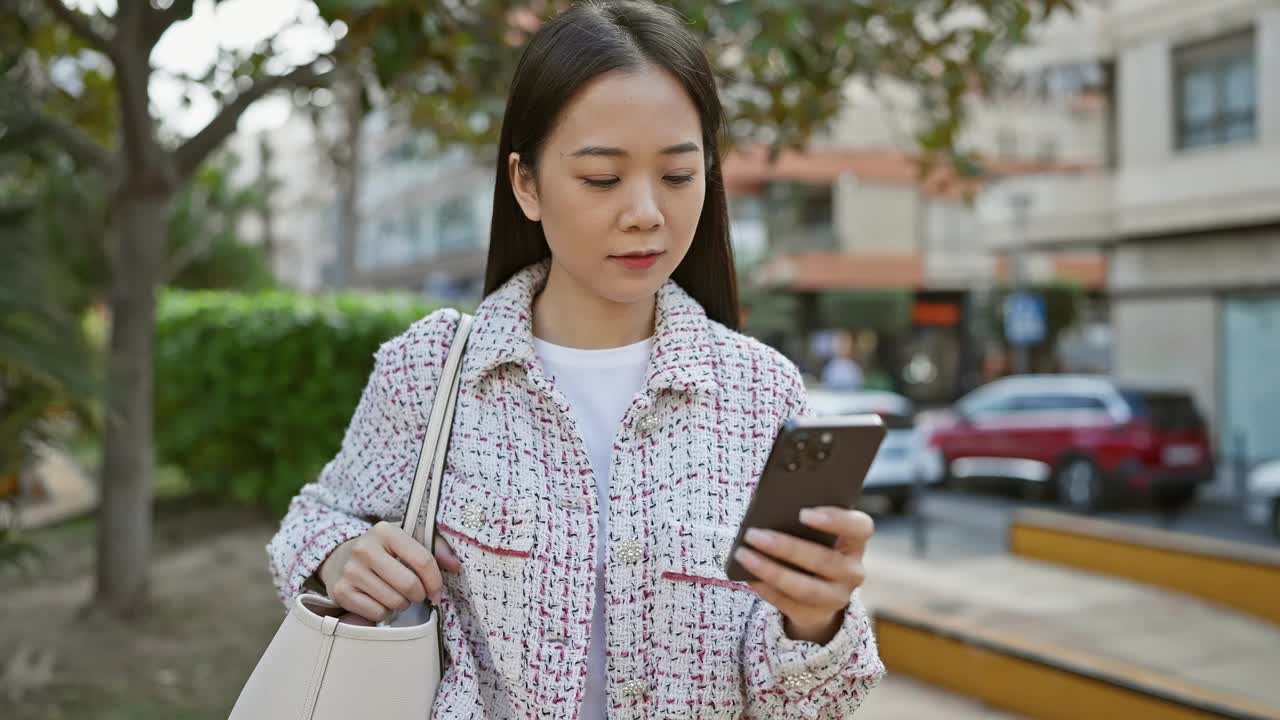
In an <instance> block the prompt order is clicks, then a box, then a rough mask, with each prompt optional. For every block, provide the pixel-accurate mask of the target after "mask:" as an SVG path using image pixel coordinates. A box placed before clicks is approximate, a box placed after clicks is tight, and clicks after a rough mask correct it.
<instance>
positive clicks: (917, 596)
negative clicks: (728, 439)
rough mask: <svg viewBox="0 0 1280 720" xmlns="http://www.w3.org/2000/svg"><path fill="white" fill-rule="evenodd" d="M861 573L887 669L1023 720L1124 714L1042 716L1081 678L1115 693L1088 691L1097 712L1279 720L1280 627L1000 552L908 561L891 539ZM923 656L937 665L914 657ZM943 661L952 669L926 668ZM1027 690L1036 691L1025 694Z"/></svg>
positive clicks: (901, 545)
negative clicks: (1135, 705) (1151, 709)
mask: <svg viewBox="0 0 1280 720" xmlns="http://www.w3.org/2000/svg"><path fill="white" fill-rule="evenodd" d="M867 564H868V576H869V580H868V582H867V584H866V586H865V587H864V589H863V591H862V595H863V601H864V602H865V603H866V604H867V606H868V607H869V609H870V610H871V611H872V612H873V613H876V614H877V615H878V617H879V618H881V620H883V621H885V622H887V623H890V624H891V626H886V627H884V628H882V629H881V630H880V632H881V635H882V643H883V644H884V648H883V651H884V655H885V657H886V664H887V665H888V666H889V668H890V671H891V672H892V671H894V670H895V667H894V665H895V663H896V664H897V665H898V668H897V669H898V670H899V671H900V672H904V673H907V674H915V675H917V676H919V677H921V678H922V679H924V680H925V681H926V682H930V683H934V684H938V685H941V686H942V687H945V688H947V689H950V690H953V691H956V692H961V693H964V694H967V695H970V696H972V697H975V698H979V699H981V700H983V701H985V702H987V703H990V704H993V705H996V706H999V707H1004V708H1007V709H1010V710H1012V711H1015V712H1020V713H1022V714H1025V715H1028V716H1031V717H1046V718H1052V717H1063V718H1066V717H1085V716H1088V717H1103V716H1105V717H1132V716H1133V715H1130V714H1111V712H1112V711H1116V712H1118V711H1119V708H1118V707H1113V708H1111V709H1110V710H1106V709H1105V707H1104V709H1103V710H1102V711H1103V712H1107V714H1106V715H1078V714H1077V715H1070V714H1067V715H1063V714H1056V715H1055V714H1053V712H1054V709H1053V707H1052V706H1053V705H1054V704H1055V702H1061V701H1062V698H1063V693H1064V692H1067V691H1069V693H1068V694H1069V695H1072V696H1078V695H1079V694H1080V693H1081V692H1083V691H1082V690H1081V689H1080V688H1075V689H1072V683H1073V681H1074V680H1078V679H1080V678H1083V679H1086V680H1092V683H1091V684H1088V687H1096V686H1100V685H1101V686H1107V687H1110V688H1111V689H1113V690H1115V689H1118V690H1123V691H1124V692H1120V693H1119V694H1115V693H1113V694H1111V695H1106V694H1105V693H1104V694H1103V695H1101V696H1100V698H1101V699H1100V700H1099V702H1102V703H1104V706H1105V704H1106V703H1120V702H1128V701H1129V700H1131V699H1133V698H1132V697H1131V696H1141V697H1146V698H1148V699H1154V700H1158V701H1159V703H1157V704H1160V705H1162V706H1166V707H1169V708H1181V709H1183V710H1186V711H1187V712H1190V713H1192V714H1187V715H1176V714H1170V715H1160V714H1158V713H1157V714H1155V715H1153V717H1165V716H1167V717H1250V718H1253V717H1256V718H1278V719H1280V682H1276V680H1277V679H1280V674H1277V672H1278V671H1277V668H1280V626H1277V625H1275V624H1272V623H1269V622H1266V621H1264V620H1261V619H1259V618H1257V617H1253V616H1250V615H1246V614H1244V613H1240V612H1236V611H1233V610H1229V609H1225V608H1223V607H1220V606H1217V605H1214V604H1211V603H1208V602H1205V601H1202V600H1199V599H1195V598H1192V597H1190V596H1186V595H1182V594H1179V593H1176V592H1171V591H1166V590H1161V589H1158V588H1153V587H1149V586H1146V585H1142V584H1140V583H1136V582H1131V581H1126V580H1121V579H1116V578H1109V577H1103V576H1098V575H1092V574H1089V573H1086V572H1082V571H1077V570H1071V569H1066V568H1061V567H1057V566H1053V565H1048V564H1044V563H1040V562H1037V561H1033V560H1026V559H1021V558H1017V557H1013V556H1010V555H990V556H983V557H970V558H958V559H950V560H946V561H932V560H927V559H919V558H916V557H914V556H913V555H911V554H910V553H909V552H908V547H907V544H906V542H905V541H899V540H897V539H895V538H884V539H881V538H876V539H875V540H873V542H872V546H871V548H869V550H868V559H867ZM898 631H901V632H898ZM928 638H937V639H938V642H937V643H934V644H932V645H931V644H930V643H929V642H926V640H927V639H928ZM944 641H945V642H944ZM895 642H896V643H899V644H900V645H901V647H894V645H893V644H894V643H895ZM964 648H968V650H964ZM899 651H904V652H899ZM956 653H959V654H956ZM930 654H935V655H936V657H934V658H930V657H924V656H925V655H930ZM943 657H951V658H952V660H953V661H954V662H957V663H959V664H960V665H961V666H962V667H958V668H954V669H952V668H946V667H939V663H940V662H941V659H942V658H943ZM965 658H968V660H966V659H965ZM983 658H986V659H987V660H988V662H985V664H984V662H983V661H982V660H983ZM992 658H998V659H1000V661H999V662H997V661H996V660H994V659H992ZM1004 658H1015V659H1018V658H1020V659H1021V661H1023V662H1024V663H1027V664H1029V665H1033V666H1036V668H1038V670H1037V672H1034V673H1033V672H1024V670H1023V669H1020V668H1019V667H1018V665H1017V664H1016V663H1015V664H1010V663H1007V662H1004V660H1003V659H1004ZM965 665H968V667H964V666H965ZM975 667H983V668H985V669H986V672H985V673H976V674H975V672H974V668H975ZM1048 670H1052V672H1048ZM993 675H994V676H993ZM1033 676H1034V677H1035V680H1034V682H1033V680H1032V679H1031V678H1032V677H1033ZM1032 684H1036V685H1038V686H1039V689H1040V690H1041V691H1042V692H1035V693H1030V694H1028V693H1027V692H1026V690H1027V687H1028V686H1029V685H1032ZM1081 687H1084V686H1081ZM1002 693H1003V694H1002ZM1037 697H1039V698H1042V700H1040V701H1036V700H1035V699H1036V698H1037ZM1053 698H1057V700H1053ZM1028 702H1030V703H1031V704H1030V705H1028V704H1027V703H1028ZM1041 703H1043V706H1041ZM1206 708H1207V710H1206ZM1215 708H1216V709H1215ZM1232 713H1236V714H1232Z"/></svg>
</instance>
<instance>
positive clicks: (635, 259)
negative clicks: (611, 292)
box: [609, 252, 662, 270]
mask: <svg viewBox="0 0 1280 720" xmlns="http://www.w3.org/2000/svg"><path fill="white" fill-rule="evenodd" d="M661 255H662V253H660V252H656V253H645V254H643V255H610V256H609V257H610V258H612V259H614V260H617V261H618V262H620V263H622V265H623V266H624V267H626V268H629V269H631V270H648V269H649V268H651V267H653V264H654V263H656V262H658V257H659V256H661Z"/></svg>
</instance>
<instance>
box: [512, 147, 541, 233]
mask: <svg viewBox="0 0 1280 720" xmlns="http://www.w3.org/2000/svg"><path fill="white" fill-rule="evenodd" d="M507 174H508V175H510V177H511V190H512V192H514V193H515V196H516V202H518V203H520V209H521V210H523V211H524V216H525V217H527V218H529V220H530V221H532V222H539V221H541V220H542V204H541V203H539V202H538V185H537V183H536V182H535V179H534V177H533V168H531V167H529V166H528V165H525V164H524V163H521V162H520V153H515V152H513V153H511V154H510V155H508V156H507Z"/></svg>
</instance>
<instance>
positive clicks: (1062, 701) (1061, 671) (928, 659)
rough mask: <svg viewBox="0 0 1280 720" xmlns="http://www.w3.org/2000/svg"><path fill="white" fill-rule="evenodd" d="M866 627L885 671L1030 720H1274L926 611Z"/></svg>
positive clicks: (1153, 677) (1097, 660) (1272, 712)
mask: <svg viewBox="0 0 1280 720" xmlns="http://www.w3.org/2000/svg"><path fill="white" fill-rule="evenodd" d="M873 621H874V623H875V632H876V636H877V642H878V644H879V647H880V655H881V658H882V659H883V661H884V663H885V665H886V667H888V668H889V670H890V671H893V672H901V673H903V674H905V675H910V676H913V677H916V678H918V679H920V680H922V681H924V682H926V683H929V684H932V685H936V686H938V687H940V688H943V689H946V690H951V691H953V692H956V693H959V694H962V695H966V696H969V697H972V698H975V699H978V700H981V701H983V702H985V703H987V704H988V705H990V706H992V707H998V708H1001V709H1004V710H1009V711H1012V712H1016V713H1019V714H1022V715H1025V716H1027V717H1030V718H1040V719H1042V720H1075V719H1077V718H1081V717H1099V718H1101V717H1105V718H1113V717H1114V718H1126V720H1198V719H1200V718H1229V719H1230V720H1280V708H1272V707H1266V706H1263V705H1259V704H1257V703H1254V702H1252V701H1248V700H1242V699H1240V698H1236V697H1232V696H1229V695H1225V694H1222V693H1218V692H1214V691H1210V690H1206V689H1203V688H1199V687H1196V686H1194V685H1191V684H1189V683H1184V682H1179V681H1176V680H1173V679H1171V678H1169V677H1167V676H1164V675H1160V674H1158V673H1152V672H1150V671H1146V670H1142V669H1140V668H1136V667H1133V666H1131V665H1128V664H1127V663H1122V662H1118V661H1115V660H1111V659H1109V658H1102V657H1097V656H1092V655H1089V654H1087V653H1082V652H1079V651H1075V650H1069V649H1066V648H1060V647H1056V646H1054V645H1052V644H1049V643H1039V642H1032V641H1028V640H1026V639H1023V638H1019V637H1016V636H1014V635H1011V634H1008V633H1000V632H995V631H991V630H988V629H984V628H980V627H977V626H975V625H974V624H972V623H968V622H965V621H963V620H958V619H955V618H951V617H947V616H946V615H944V614H943V613H940V612H938V611H934V610H929V609H927V608H895V609H893V610H886V609H882V610H878V611H876V612H875V613H874V614H873Z"/></svg>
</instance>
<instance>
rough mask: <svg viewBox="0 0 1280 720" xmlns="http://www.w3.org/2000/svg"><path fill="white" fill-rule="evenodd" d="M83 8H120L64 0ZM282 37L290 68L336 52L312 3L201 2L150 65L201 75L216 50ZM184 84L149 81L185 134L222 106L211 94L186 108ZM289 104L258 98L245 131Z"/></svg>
mask: <svg viewBox="0 0 1280 720" xmlns="http://www.w3.org/2000/svg"><path fill="white" fill-rule="evenodd" d="M64 1H65V2H67V4H68V5H70V6H73V7H78V8H80V9H84V10H91V9H93V8H99V9H101V10H102V11H104V12H106V13H107V14H109V15H113V14H114V13H115V10H116V3H115V0H64ZM273 34H278V35H279V37H278V39H277V48H280V49H282V51H283V55H284V58H285V59H286V60H287V61H288V62H289V65H288V66H287V67H283V68H272V71H273V72H274V71H279V70H287V69H289V67H292V66H294V65H300V64H303V63H306V62H310V61H311V60H313V59H314V58H315V57H316V55H317V54H319V53H321V52H325V51H327V50H330V49H332V47H333V35H332V32H331V31H330V29H329V28H328V26H327V25H326V23H325V22H324V21H323V20H322V19H321V18H320V16H319V13H318V11H317V10H316V8H315V5H314V4H312V3H311V2H310V0H224V1H223V2H220V3H218V4H217V6H216V9H215V6H214V2H213V0H197V2H196V5H195V12H194V13H193V14H192V17H191V19H190V20H187V21H185V22H181V23H177V24H175V25H174V26H173V27H171V28H169V30H168V32H166V33H165V34H164V36H163V37H161V38H160V42H159V43H158V44H157V45H156V47H155V50H154V51H153V52H152V56H151V60H152V64H153V65H154V66H155V67H156V68H158V69H161V70H169V71H173V72H181V73H185V74H189V75H200V74H202V73H203V72H204V71H206V70H207V69H208V68H209V67H210V66H211V65H212V64H213V62H214V60H215V58H216V57H217V52H218V48H219V47H220V46H221V47H223V48H234V49H249V48H252V47H253V46H254V45H255V44H256V43H258V42H260V41H261V40H263V39H264V38H267V37H269V36H271V35H273ZM182 91H183V83H181V82H179V81H175V80H173V79H171V78H169V77H166V76H165V74H164V73H163V72H159V73H156V75H155V77H153V78H152V81H151V101H152V104H153V105H154V106H155V109H156V114H157V116H158V117H159V118H160V119H161V120H162V122H164V123H165V124H166V125H168V126H169V127H171V128H173V129H175V130H176V131H178V132H179V133H181V134H182V135H183V136H190V135H193V134H195V133H196V132H197V131H199V130H200V129H201V128H203V127H204V126H205V125H206V124H207V123H208V122H209V120H211V119H212V118H213V116H214V114H215V113H216V112H217V109H218V105H217V102H216V101H215V100H214V99H213V97H212V95H209V94H208V93H198V94H195V95H194V96H193V97H192V104H191V106H190V107H189V108H184V107H182V103H181V98H182ZM289 109H290V102H289V100H288V98H287V97H286V96H283V95H278V96H276V97H272V98H268V99H265V100H260V101H259V102H257V103H255V104H254V105H253V106H252V107H250V109H249V110H248V111H246V112H245V114H244V115H243V116H242V117H241V119H240V125H239V129H240V130H241V131H242V132H255V131H258V130H264V129H268V128H272V127H278V126H279V125H281V124H283V123H284V121H285V119H286V118H287V117H288V114H289Z"/></svg>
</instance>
